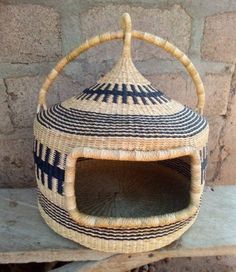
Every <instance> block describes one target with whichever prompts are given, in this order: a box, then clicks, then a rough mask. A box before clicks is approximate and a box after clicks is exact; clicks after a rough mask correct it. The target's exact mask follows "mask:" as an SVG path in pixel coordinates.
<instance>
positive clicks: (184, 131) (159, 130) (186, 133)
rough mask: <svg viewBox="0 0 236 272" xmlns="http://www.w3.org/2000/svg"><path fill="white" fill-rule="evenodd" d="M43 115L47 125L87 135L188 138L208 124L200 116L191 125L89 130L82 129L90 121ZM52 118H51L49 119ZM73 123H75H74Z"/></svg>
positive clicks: (146, 125) (39, 120)
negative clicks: (79, 122) (67, 120)
mask: <svg viewBox="0 0 236 272" xmlns="http://www.w3.org/2000/svg"><path fill="white" fill-rule="evenodd" d="M41 116H42V117H43V118H40V116H39V115H38V116H37V120H38V122H39V123H40V124H42V125H45V124H46V127H50V128H55V129H57V130H58V131H62V132H65V133H71V134H75V135H87V136H95V135H96V136H111V137H113V136H118V137H119V136H121V137H145V138H153V137H158V138H165V137H169V138H178V137H181V138H186V137H190V136H193V135H196V134H197V133H199V132H200V131H202V130H203V129H204V128H205V127H206V126H207V122H206V121H205V120H204V119H202V118H201V117H198V118H197V120H196V121H195V123H191V124H190V125H189V126H186V127H183V128H175V127H172V128H171V127H157V126H156V127H155V129H149V128H148V124H142V126H140V127H138V125H137V124H136V127H137V128H138V129H136V130H135V129H132V127H130V128H129V127H127V128H125V127H124V129H116V130H114V128H109V126H108V127H104V128H101V127H96V126H92V127H91V129H90V130H89V131H82V130H81V128H82V127H84V128H88V126H89V123H87V124H86V123H85V124H84V125H83V126H81V127H79V126H78V125H76V126H73V127H70V126H71V124H68V127H67V126H65V125H63V121H62V120H60V122H59V123H58V119H55V118H54V117H53V116H52V117H51V118H50V117H49V116H46V115H45V112H44V111H42V112H41ZM49 119H50V120H49ZM198 121H200V122H198ZM194 124H197V126H196V127H195V128H193V125H194ZM72 125H73V123H72Z"/></svg>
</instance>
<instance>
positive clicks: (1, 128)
mask: <svg viewBox="0 0 236 272" xmlns="http://www.w3.org/2000/svg"><path fill="white" fill-rule="evenodd" d="M0 105H1V106H0V133H3V134H8V133H11V132H12V131H13V125H12V123H11V119H10V112H9V108H8V103H7V93H6V87H5V85H4V82H3V80H0Z"/></svg>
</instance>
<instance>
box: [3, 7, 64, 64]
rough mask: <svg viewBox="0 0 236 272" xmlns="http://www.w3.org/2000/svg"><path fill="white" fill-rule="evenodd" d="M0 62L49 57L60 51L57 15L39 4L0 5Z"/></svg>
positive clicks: (53, 58)
mask: <svg viewBox="0 0 236 272" xmlns="http://www.w3.org/2000/svg"><path fill="white" fill-rule="evenodd" d="M0 37H1V43H0V62H11V63H31V62H41V61H51V60H55V59H57V58H58V56H60V55H61V41H60V28H59V16H58V14H57V13H56V12H55V11H54V10H53V9H51V8H48V7H43V6H39V5H31V4H24V5H3V4H1V5H0Z"/></svg>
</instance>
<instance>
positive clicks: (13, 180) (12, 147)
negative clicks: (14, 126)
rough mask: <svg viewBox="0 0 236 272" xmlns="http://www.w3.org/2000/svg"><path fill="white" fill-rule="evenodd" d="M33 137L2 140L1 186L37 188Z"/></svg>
mask: <svg viewBox="0 0 236 272" xmlns="http://www.w3.org/2000/svg"><path fill="white" fill-rule="evenodd" d="M32 146H33V140H32V135H29V136H28V137H25V138H18V137H17V134H16V135H15V139H7V138H5V139H0V150H1V152H0V186H1V187H10V188H13V187H18V188H19V187H25V186H35V178H34V164H33V155H32Z"/></svg>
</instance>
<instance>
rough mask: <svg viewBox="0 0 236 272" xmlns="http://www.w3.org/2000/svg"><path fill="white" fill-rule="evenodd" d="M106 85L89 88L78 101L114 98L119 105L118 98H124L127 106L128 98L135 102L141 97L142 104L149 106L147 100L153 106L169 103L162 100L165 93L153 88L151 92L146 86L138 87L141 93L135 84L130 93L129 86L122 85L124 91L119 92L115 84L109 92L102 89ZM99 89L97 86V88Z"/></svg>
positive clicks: (123, 100) (107, 88)
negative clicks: (103, 97) (101, 97)
mask: <svg viewBox="0 0 236 272" xmlns="http://www.w3.org/2000/svg"><path fill="white" fill-rule="evenodd" d="M104 85H105V83H103V84H101V85H100V86H99V87H98V88H97V89H95V88H87V89H85V90H84V91H83V94H85V95H82V96H81V95H80V96H78V97H77V99H78V98H79V99H81V100H84V99H87V100H89V99H93V100H95V101H97V100H98V99H99V97H100V96H106V97H107V96H110V95H112V96H113V103H117V100H118V96H120V97H122V103H124V104H127V97H128V96H129V97H132V98H133V100H134V101H135V99H136V100H137V97H140V98H141V99H142V102H143V103H144V104H147V102H146V99H148V100H149V101H151V103H152V104H156V102H155V100H156V101H158V102H159V103H163V102H168V99H167V98H164V99H161V97H162V96H163V93H162V92H160V91H158V90H155V89H154V88H152V89H151V90H153V91H150V89H147V88H146V87H145V86H140V85H139V86H137V88H139V90H140V91H139V92H138V91H136V86H135V85H133V84H130V87H131V90H132V91H128V90H127V85H126V84H122V90H118V84H115V86H114V88H113V90H109V87H108V86H106V88H104V89H102V88H103V87H104ZM96 87H97V86H96ZM144 87H145V89H146V90H148V92H144V89H143V88H144ZM106 101H107V99H106V98H105V99H103V102H106Z"/></svg>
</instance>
